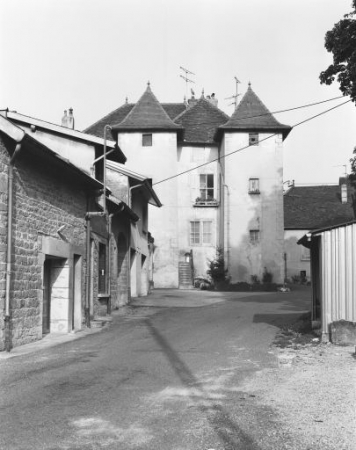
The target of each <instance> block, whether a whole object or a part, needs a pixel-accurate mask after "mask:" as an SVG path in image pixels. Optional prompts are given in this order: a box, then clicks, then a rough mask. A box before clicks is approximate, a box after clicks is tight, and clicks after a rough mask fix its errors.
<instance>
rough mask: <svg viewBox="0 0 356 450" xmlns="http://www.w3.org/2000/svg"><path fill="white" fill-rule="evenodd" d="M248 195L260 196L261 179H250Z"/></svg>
mask: <svg viewBox="0 0 356 450" xmlns="http://www.w3.org/2000/svg"><path fill="white" fill-rule="evenodd" d="M248 193H249V194H259V193H260V179H259V178H250V179H249V180H248Z"/></svg>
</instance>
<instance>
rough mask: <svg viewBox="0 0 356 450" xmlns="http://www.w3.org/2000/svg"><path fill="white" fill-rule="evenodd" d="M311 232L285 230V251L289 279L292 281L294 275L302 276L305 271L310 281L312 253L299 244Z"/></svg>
mask: <svg viewBox="0 0 356 450" xmlns="http://www.w3.org/2000/svg"><path fill="white" fill-rule="evenodd" d="M308 231H309V230H285V231H284V251H285V253H286V255H287V274H286V275H287V278H288V279H289V280H291V279H292V277H293V276H294V275H298V276H299V275H300V272H301V271H302V270H304V271H305V272H306V276H307V280H308V281H310V251H309V249H307V248H305V247H303V246H302V245H298V244H297V242H298V241H299V239H300V238H302V237H303V236H304V235H305V234H306V233H308Z"/></svg>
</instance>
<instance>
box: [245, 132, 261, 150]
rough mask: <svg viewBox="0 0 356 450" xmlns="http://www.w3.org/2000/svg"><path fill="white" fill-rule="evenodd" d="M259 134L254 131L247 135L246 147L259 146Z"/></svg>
mask: <svg viewBox="0 0 356 450" xmlns="http://www.w3.org/2000/svg"><path fill="white" fill-rule="evenodd" d="M259 138H260V137H259V134H258V133H257V132H255V131H251V132H250V133H248V145H249V146H252V145H259V142H260V139H259Z"/></svg>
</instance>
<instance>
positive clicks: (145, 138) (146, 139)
mask: <svg viewBox="0 0 356 450" xmlns="http://www.w3.org/2000/svg"><path fill="white" fill-rule="evenodd" d="M142 147H152V133H150V134H147V133H146V134H143V135H142Z"/></svg>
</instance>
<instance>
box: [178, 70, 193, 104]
mask: <svg viewBox="0 0 356 450" xmlns="http://www.w3.org/2000/svg"><path fill="white" fill-rule="evenodd" d="M179 68H180V70H183V72H184V73H185V75H182V74H180V77H181V78H183V80H184V81H185V97H187V93H188V83H195V81H193V80H191V79H190V78H188V75H195V73H193V72H191V71H190V70H188V69H185V68H184V67H182V66H179Z"/></svg>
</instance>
